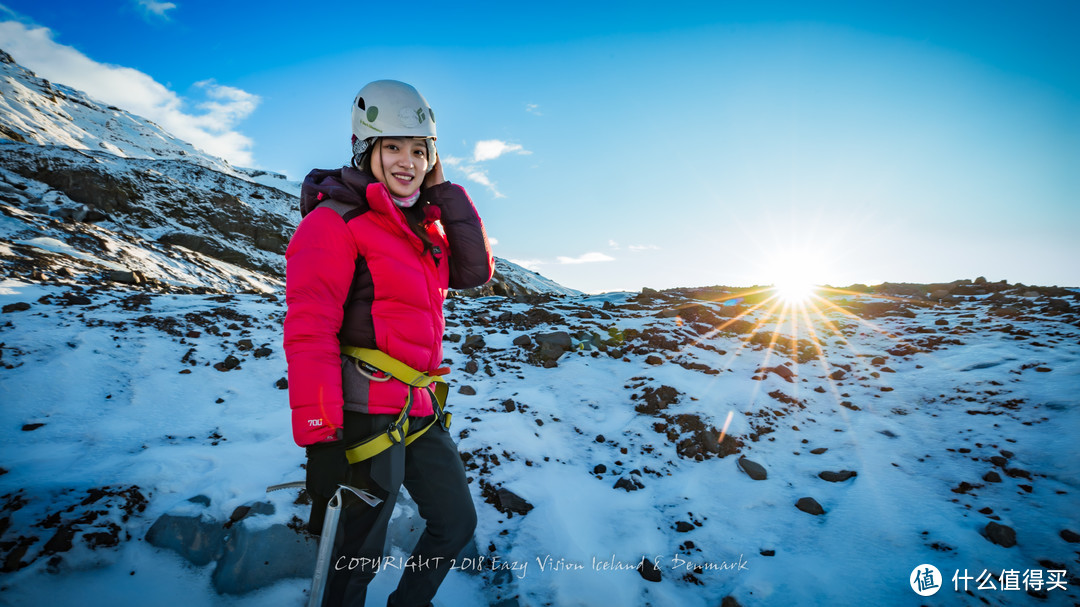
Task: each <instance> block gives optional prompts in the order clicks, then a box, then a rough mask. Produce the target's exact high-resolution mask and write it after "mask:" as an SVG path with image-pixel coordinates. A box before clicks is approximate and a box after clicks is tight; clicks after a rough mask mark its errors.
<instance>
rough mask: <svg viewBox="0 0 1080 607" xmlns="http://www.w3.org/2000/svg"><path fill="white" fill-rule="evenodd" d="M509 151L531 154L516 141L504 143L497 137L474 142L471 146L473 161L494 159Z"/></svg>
mask: <svg viewBox="0 0 1080 607" xmlns="http://www.w3.org/2000/svg"><path fill="white" fill-rule="evenodd" d="M511 152H513V153H515V154H532V152H530V151H528V150H526V149H525V148H523V147H521V145H519V144H517V143H506V142H505V141H499V140H498V139H488V140H485V141H477V142H476V147H475V148H473V162H484V161H485V160H495V159H496V158H498V157H499V156H502V155H503V154H509V153H511Z"/></svg>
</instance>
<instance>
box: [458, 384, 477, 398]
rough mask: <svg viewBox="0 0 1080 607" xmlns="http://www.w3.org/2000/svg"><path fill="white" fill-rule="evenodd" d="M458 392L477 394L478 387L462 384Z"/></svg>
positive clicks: (469, 394) (467, 394) (466, 394)
mask: <svg viewBox="0 0 1080 607" xmlns="http://www.w3.org/2000/svg"><path fill="white" fill-rule="evenodd" d="M458 394H464V395H465V396H476V388H473V387H472V386H462V387H460V388H458Z"/></svg>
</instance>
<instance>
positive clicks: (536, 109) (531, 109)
mask: <svg viewBox="0 0 1080 607" xmlns="http://www.w3.org/2000/svg"><path fill="white" fill-rule="evenodd" d="M525 111H526V112H528V113H530V114H532V115H534V116H543V115H544V114H543V113H541V112H540V106H539V105H536V104H535V103H526V104H525Z"/></svg>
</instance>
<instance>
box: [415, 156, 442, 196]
mask: <svg viewBox="0 0 1080 607" xmlns="http://www.w3.org/2000/svg"><path fill="white" fill-rule="evenodd" d="M440 183H446V177H444V176H443V172H442V159H441V158H439V153H438V152H435V166H433V167H431V170H430V171H428V174H427V175H425V176H424V183H423V184H422V186H421V187H422V188H423V189H425V190H426V189H428V188H430V187H431V186H436V185H439V184H440Z"/></svg>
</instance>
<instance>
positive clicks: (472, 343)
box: [461, 335, 487, 356]
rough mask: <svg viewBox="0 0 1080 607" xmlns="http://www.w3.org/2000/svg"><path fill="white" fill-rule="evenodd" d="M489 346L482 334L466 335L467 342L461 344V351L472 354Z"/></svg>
mask: <svg viewBox="0 0 1080 607" xmlns="http://www.w3.org/2000/svg"><path fill="white" fill-rule="evenodd" d="M485 347H487V344H486V343H484V337H483V336H482V335H466V336H465V343H463V344H461V353H462V354H464V355H466V356H470V355H472V354H473V353H474V352H476V351H477V350H482V349H484V348H485Z"/></svg>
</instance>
